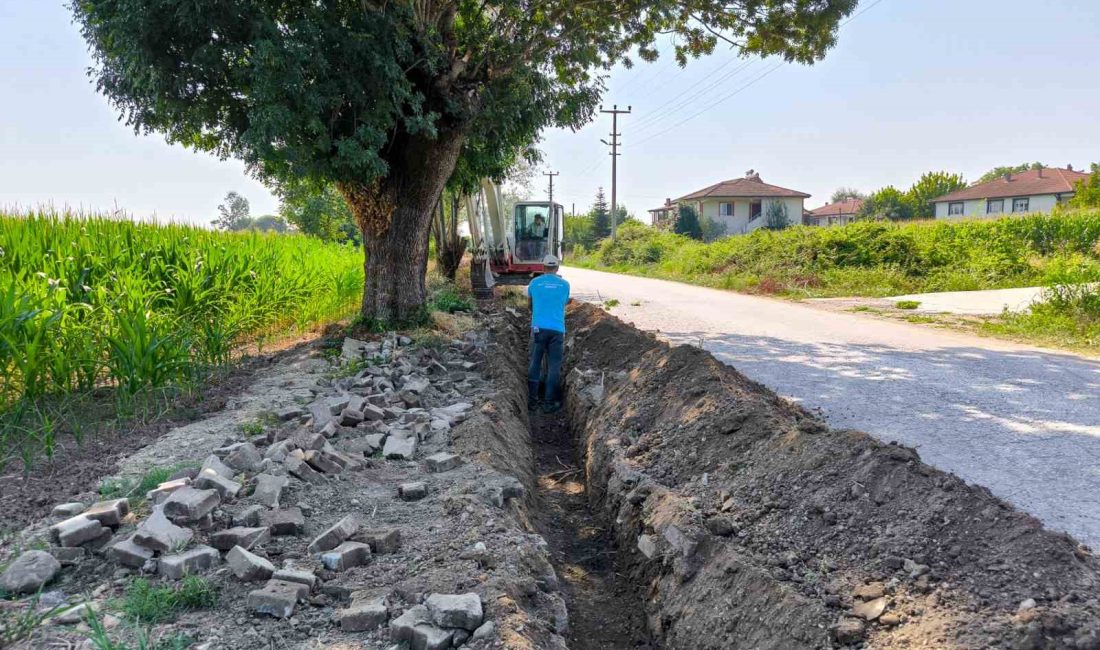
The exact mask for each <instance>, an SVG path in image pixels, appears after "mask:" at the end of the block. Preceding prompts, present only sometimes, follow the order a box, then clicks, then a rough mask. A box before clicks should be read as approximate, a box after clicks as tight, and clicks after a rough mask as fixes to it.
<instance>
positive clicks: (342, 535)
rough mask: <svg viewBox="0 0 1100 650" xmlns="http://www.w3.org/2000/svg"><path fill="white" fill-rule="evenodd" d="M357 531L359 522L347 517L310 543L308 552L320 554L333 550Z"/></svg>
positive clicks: (352, 516) (351, 516) (353, 517)
mask: <svg viewBox="0 0 1100 650" xmlns="http://www.w3.org/2000/svg"><path fill="white" fill-rule="evenodd" d="M358 530H359V522H358V521H357V520H356V518H355V516H354V515H348V516H346V517H344V518H343V519H341V520H340V521H338V522H336V523H335V524H333V525H332V526H331V527H330V528H329V529H328V530H326V531H325V532H323V533H321V534H320V535H318V536H317V538H316V539H314V540H313V541H312V542H310V544H309V552H310V553H321V552H322V551H328V550H331V549H334V548H336V547H337V546H339V545H340V543H342V542H343V541H345V540H346V539H348V538H349V537H351V536H352V535H354V534H355V532H356V531H358ZM368 548H369V547H368Z"/></svg>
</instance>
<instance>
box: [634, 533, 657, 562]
mask: <svg viewBox="0 0 1100 650" xmlns="http://www.w3.org/2000/svg"><path fill="white" fill-rule="evenodd" d="M638 550H639V551H641V552H642V555H644V556H646V559H648V560H652V559H653V558H655V557H657V556H658V555H659V554H660V550H659V549H658V548H657V540H656V539H655V538H654V537H653V535H638Z"/></svg>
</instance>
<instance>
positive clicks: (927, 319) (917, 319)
mask: <svg viewBox="0 0 1100 650" xmlns="http://www.w3.org/2000/svg"><path fill="white" fill-rule="evenodd" d="M905 320H906V321H907V322H910V323H938V322H939V321H938V320H936V318H935V317H934V316H906V317H905Z"/></svg>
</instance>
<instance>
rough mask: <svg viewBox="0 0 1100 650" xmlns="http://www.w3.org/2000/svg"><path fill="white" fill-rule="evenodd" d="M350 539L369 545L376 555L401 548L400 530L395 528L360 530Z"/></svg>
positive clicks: (394, 551) (393, 551)
mask: <svg viewBox="0 0 1100 650" xmlns="http://www.w3.org/2000/svg"><path fill="white" fill-rule="evenodd" d="M352 539H353V540H354V541H356V542H363V543H364V544H367V545H369V546H370V550H371V552H372V553H375V554H377V555H383V554H386V553H396V552H397V550H398V549H399V548H401V530H400V529H397V528H376V529H372V530H362V531H359V532H358V533H356V534H355V535H354V536H353V537H352Z"/></svg>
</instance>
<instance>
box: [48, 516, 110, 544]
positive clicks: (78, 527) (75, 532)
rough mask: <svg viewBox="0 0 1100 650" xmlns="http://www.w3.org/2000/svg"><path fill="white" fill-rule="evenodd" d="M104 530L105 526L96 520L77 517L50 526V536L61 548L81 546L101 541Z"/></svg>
mask: <svg viewBox="0 0 1100 650" xmlns="http://www.w3.org/2000/svg"><path fill="white" fill-rule="evenodd" d="M103 530H104V528H103V524H101V523H99V522H98V521H96V520H95V519H89V518H88V517H85V516H84V515H77V516H75V517H70V518H68V519H66V520H65V521H62V522H58V523H56V524H54V525H53V526H50V536H51V537H52V538H53V540H54V541H55V542H57V543H58V545H60V546H80V545H81V544H85V543H87V542H90V541H93V540H96V539H99V538H100V537H101V536H102V535H103Z"/></svg>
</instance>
